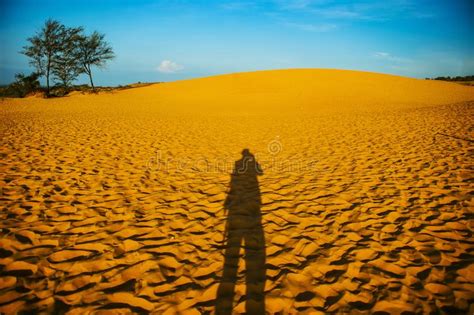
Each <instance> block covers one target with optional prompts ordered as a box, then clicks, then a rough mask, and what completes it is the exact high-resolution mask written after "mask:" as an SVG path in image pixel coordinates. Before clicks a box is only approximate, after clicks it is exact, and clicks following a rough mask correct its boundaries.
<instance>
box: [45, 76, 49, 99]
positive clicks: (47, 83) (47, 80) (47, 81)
mask: <svg viewBox="0 0 474 315" xmlns="http://www.w3.org/2000/svg"><path fill="white" fill-rule="evenodd" d="M46 96H47V97H49V70H48V71H47V72H46Z"/></svg>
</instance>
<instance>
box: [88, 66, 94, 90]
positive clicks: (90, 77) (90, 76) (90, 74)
mask: <svg viewBox="0 0 474 315" xmlns="http://www.w3.org/2000/svg"><path fill="white" fill-rule="evenodd" d="M89 79H90V80H91V87H92V91H93V92H94V91H95V87H94V82H93V81H92V72H90V71H89Z"/></svg>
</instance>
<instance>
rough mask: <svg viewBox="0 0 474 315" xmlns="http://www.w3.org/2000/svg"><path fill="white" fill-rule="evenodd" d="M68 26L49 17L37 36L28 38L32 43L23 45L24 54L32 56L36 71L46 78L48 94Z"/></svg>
mask: <svg viewBox="0 0 474 315" xmlns="http://www.w3.org/2000/svg"><path fill="white" fill-rule="evenodd" d="M65 32H66V27H65V26H64V25H62V24H61V23H59V22H58V21H56V20H52V19H49V20H47V21H46V22H45V24H44V26H43V28H42V29H41V30H40V31H39V32H37V33H36V35H35V36H33V37H30V38H28V41H29V42H30V45H28V46H25V47H23V50H22V52H21V53H22V54H24V55H26V56H27V57H29V58H30V64H31V65H32V66H33V67H35V68H36V72H37V73H39V74H41V75H43V76H45V78H46V94H47V95H48V96H49V92H50V84H49V82H50V76H51V70H52V67H53V65H54V63H55V61H56V57H57V53H58V51H59V50H60V49H61V46H62V45H63V43H62V40H63V38H64V33H65Z"/></svg>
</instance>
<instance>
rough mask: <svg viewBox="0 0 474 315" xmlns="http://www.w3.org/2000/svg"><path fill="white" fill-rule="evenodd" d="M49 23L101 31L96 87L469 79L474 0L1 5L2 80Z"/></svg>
mask: <svg viewBox="0 0 474 315" xmlns="http://www.w3.org/2000/svg"><path fill="white" fill-rule="evenodd" d="M48 18H53V19H57V20H59V21H60V22H62V23H64V24H65V25H67V26H84V27H85V29H86V31H87V32H92V31H94V30H98V31H100V32H102V33H105V34H106V39H107V40H108V41H109V42H110V44H111V45H112V47H113V48H114V50H115V54H116V58H115V60H113V61H112V62H110V63H109V64H108V66H107V68H106V69H104V70H96V71H95V73H94V74H95V81H96V83H97V84H98V85H118V84H127V83H132V82H137V81H142V82H145V81H173V80H179V79H186V78H194V77H200V76H209V75H215V74H222V73H230V72H241V71H253V70H263V69H281V68H338V69H353V70H364V71H374V72H382V73H390V74H397V75H403V76H409V77H418V78H424V77H432V76H440V75H472V74H474V1H472V0H465V1H461V0H450V1H448V0H440V1H437V0H429V1H415V0H385V1H369V0H363V1H344V0H343V1H333V0H313V1H312V0H268V1H251V0H248V1H247V0H245V1H244V0H242V1H238V0H236V1H231V0H229V1H225V0H223V1H212V0H207V1H204V0H203V1H200V0H196V1H191V0H168V1H149V0H135V1H132V0H130V1H123V0H116V1H113V0H110V1H100V0H95V1H87V0H83V1H78V0H70V1H50V0H49V1H48V0H41V1H39V0H38V1H35V0H0V42H1V43H2V44H1V48H0V84H5V83H9V82H11V81H12V80H13V78H14V74H15V73H17V72H29V71H31V70H32V69H30V68H29V66H28V60H27V58H26V57H25V56H23V55H21V54H19V53H18V52H19V51H20V50H21V47H22V46H24V45H25V44H26V43H27V41H26V39H27V38H28V37H29V36H31V35H33V34H34V33H35V31H36V30H39V29H40V28H41V27H42V25H43V24H44V21H45V20H46V19H48ZM78 82H79V83H81V82H84V83H86V82H87V80H86V78H85V77H81V78H80V79H79V80H78Z"/></svg>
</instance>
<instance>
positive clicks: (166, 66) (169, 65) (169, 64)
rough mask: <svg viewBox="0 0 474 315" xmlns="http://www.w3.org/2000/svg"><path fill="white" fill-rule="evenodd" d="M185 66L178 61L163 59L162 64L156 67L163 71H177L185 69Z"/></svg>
mask: <svg viewBox="0 0 474 315" xmlns="http://www.w3.org/2000/svg"><path fill="white" fill-rule="evenodd" d="M183 69H184V67H183V66H182V65H180V64H177V63H176V62H173V61H171V60H163V61H162V62H161V63H160V65H159V66H158V67H157V68H156V70H158V71H159V72H162V73H176V72H178V71H180V70H183Z"/></svg>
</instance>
